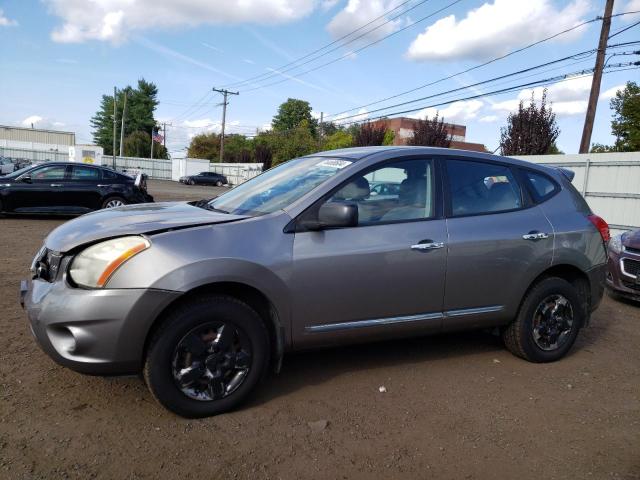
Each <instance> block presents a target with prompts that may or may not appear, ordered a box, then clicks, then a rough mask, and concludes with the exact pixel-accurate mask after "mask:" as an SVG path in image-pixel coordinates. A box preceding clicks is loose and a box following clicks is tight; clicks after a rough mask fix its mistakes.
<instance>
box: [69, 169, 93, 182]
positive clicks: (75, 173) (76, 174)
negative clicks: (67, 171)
mask: <svg viewBox="0 0 640 480" xmlns="http://www.w3.org/2000/svg"><path fill="white" fill-rule="evenodd" d="M99 179H100V170H98V169H97V168H91V167H76V166H74V167H73V168H72V169H71V180H99Z"/></svg>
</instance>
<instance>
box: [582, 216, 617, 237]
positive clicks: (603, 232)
mask: <svg viewBox="0 0 640 480" xmlns="http://www.w3.org/2000/svg"><path fill="white" fill-rule="evenodd" d="M587 218H588V219H589V220H590V221H591V223H593V225H594V226H595V227H596V228H597V229H598V231H599V232H600V236H601V237H602V240H603V241H604V243H609V240H611V234H610V233H609V224H607V222H605V221H604V220H603V219H602V218H601V217H599V216H598V215H587Z"/></svg>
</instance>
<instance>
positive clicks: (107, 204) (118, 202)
mask: <svg viewBox="0 0 640 480" xmlns="http://www.w3.org/2000/svg"><path fill="white" fill-rule="evenodd" d="M126 204H127V201H126V200H125V199H124V198H122V197H109V198H107V199H106V200H105V201H104V202H102V208H115V207H122V206H123V205H126Z"/></svg>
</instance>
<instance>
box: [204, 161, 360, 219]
mask: <svg viewBox="0 0 640 480" xmlns="http://www.w3.org/2000/svg"><path fill="white" fill-rule="evenodd" d="M351 163H352V162H351V161H350V160H345V159H341V158H328V157H303V158H297V159H295V160H291V161H289V162H286V163H283V164H281V165H278V166H277V167H275V168H272V169H270V170H267V171H266V172H265V173H263V174H262V175H258V176H257V177H255V178H252V179H251V180H249V181H247V182H244V183H243V184H241V185H239V186H237V187H236V188H234V189H233V190H230V191H229V192H227V193H225V194H223V195H221V196H219V197H217V198H215V199H213V200H212V201H210V202H209V203H208V204H207V205H208V208H210V209H212V210H218V211H222V212H225V213H232V214H236V215H252V216H253V215H264V214H267V213H273V212H275V211H277V210H281V209H283V208H285V207H287V206H289V205H291V204H292V203H293V202H295V201H296V200H298V199H299V198H301V197H302V196H303V195H305V194H307V193H309V192H310V191H311V190H313V189H314V188H316V187H317V186H319V185H320V184H321V183H323V182H325V181H326V180H328V179H329V178H331V177H333V176H334V175H336V174H337V173H338V172H340V170H342V169H343V168H345V167H347V166H349V165H351Z"/></svg>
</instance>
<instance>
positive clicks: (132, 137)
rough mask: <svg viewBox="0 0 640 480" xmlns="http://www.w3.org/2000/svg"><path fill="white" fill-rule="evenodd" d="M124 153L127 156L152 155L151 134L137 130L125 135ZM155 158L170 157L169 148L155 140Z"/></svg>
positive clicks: (147, 156) (145, 156)
mask: <svg viewBox="0 0 640 480" xmlns="http://www.w3.org/2000/svg"><path fill="white" fill-rule="evenodd" d="M123 153H124V155H125V156H126V157H141V158H150V157H151V135H149V134H148V133H146V132H143V131H140V130H138V131H136V132H133V133H130V134H129V135H127V136H126V137H124V146H123ZM153 158H168V156H167V149H166V148H164V146H163V145H162V144H161V143H158V142H155V141H154V142H153Z"/></svg>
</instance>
